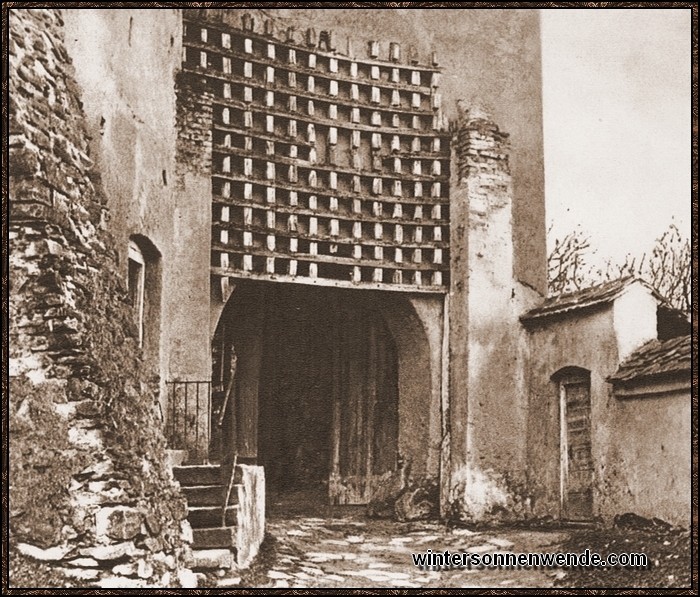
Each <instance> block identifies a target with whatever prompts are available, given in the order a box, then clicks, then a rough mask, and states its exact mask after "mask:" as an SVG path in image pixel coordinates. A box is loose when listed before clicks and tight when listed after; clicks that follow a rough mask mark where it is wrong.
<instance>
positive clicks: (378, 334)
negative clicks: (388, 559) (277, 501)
mask: <svg viewBox="0 0 700 597" xmlns="http://www.w3.org/2000/svg"><path fill="white" fill-rule="evenodd" d="M436 325H438V326H439V322H436ZM234 352H235V355H236V357H235V359H232V355H233V354H234ZM232 360H233V361H235V382H234V383H233V387H232V391H231V402H230V405H229V406H228V407H227V412H226V413H225V414H224V416H223V417H220V415H219V413H217V409H218V410H219V411H220V409H221V403H222V401H221V399H220V398H219V402H218V406H217V395H218V396H221V394H222V392H224V391H225V389H226V387H227V386H228V382H229V378H230V369H231V366H230V365H231V362H232ZM213 363H214V372H213V387H214V418H215V419H222V420H223V422H224V424H223V425H222V427H221V433H220V435H219V437H218V439H217V434H216V429H215V428H216V425H214V426H213V427H214V434H213V442H212V449H213V452H216V451H219V452H220V454H221V455H222V456H223V457H224V458H226V457H228V456H230V454H231V452H232V451H235V452H236V453H237V455H238V457H239V459H246V458H250V459H255V461H256V462H257V463H259V464H262V465H264V466H265V470H266V478H267V482H268V487H269V488H270V490H271V491H272V492H275V491H282V490H286V489H289V490H295V489H312V488H315V489H316V490H317V491H319V492H324V493H326V494H327V495H328V496H329V498H330V500H331V502H333V503H339V504H361V503H367V501H369V499H370V497H371V495H372V492H373V490H374V489H375V488H376V487H377V486H378V485H379V484H380V483H382V482H383V481H384V480H386V479H387V478H388V477H390V476H391V475H393V474H395V473H396V471H397V469H398V468H399V467H400V464H401V462H405V461H407V460H411V461H413V462H415V463H416V467H415V470H419V471H421V472H422V471H424V470H425V466H426V465H425V462H427V460H428V456H427V454H428V451H429V443H430V442H429V437H428V433H429V430H428V428H429V424H428V419H429V418H430V416H431V414H430V413H431V400H432V396H433V394H434V392H433V388H432V381H431V364H430V363H431V359H430V347H429V345H428V340H427V338H426V334H425V331H424V329H423V325H422V323H421V321H420V317H418V316H417V315H416V312H415V311H414V310H413V309H412V307H411V305H410V301H409V300H408V299H406V298H404V297H398V296H395V293H381V292H370V291H355V290H345V289H336V288H320V287H313V286H307V285H295V284H279V283H271V282H256V281H239V282H237V284H236V289H235V291H234V293H233V295H232V296H231V298H230V300H229V301H228V303H227V305H226V307H225V309H224V311H223V313H222V316H221V318H220V320H219V323H218V326H217V329H216V333H215V335H214V341H213ZM402 421H403V422H402ZM423 423H425V424H423Z"/></svg>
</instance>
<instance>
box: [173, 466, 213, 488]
mask: <svg viewBox="0 0 700 597" xmlns="http://www.w3.org/2000/svg"><path fill="white" fill-rule="evenodd" d="M173 475H174V476H175V479H177V480H178V481H179V482H180V485H182V486H183V487H184V486H188V485H222V484H224V483H225V480H224V479H222V478H221V467H220V466H219V465H218V464H191V465H187V466H174V467H173Z"/></svg>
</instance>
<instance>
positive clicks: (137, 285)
mask: <svg viewBox="0 0 700 597" xmlns="http://www.w3.org/2000/svg"><path fill="white" fill-rule="evenodd" d="M128 282H129V302H130V303H131V306H132V307H133V308H134V320H135V322H136V328H137V329H138V340H139V346H140V347H141V346H143V295H144V286H145V284H146V262H145V260H144V258H143V253H142V252H141V249H140V248H139V246H138V244H137V243H136V242H135V241H133V240H131V241H129V280H128Z"/></svg>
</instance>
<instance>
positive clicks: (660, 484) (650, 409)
mask: <svg viewBox="0 0 700 597" xmlns="http://www.w3.org/2000/svg"><path fill="white" fill-rule="evenodd" d="M613 401H614V402H613V406H614V408H612V409H611V410H612V412H611V413H610V415H611V424H610V427H611V428H612V432H613V433H612V434H611V437H610V445H609V449H608V450H609V451H608V454H609V455H608V458H607V459H606V462H607V466H606V473H605V481H604V484H603V485H602V486H601V487H600V494H599V505H598V512H599V514H600V516H602V517H603V518H604V519H605V520H606V521H608V522H609V521H611V520H612V519H613V518H614V517H615V515H618V514H624V513H625V512H634V513H635V514H638V515H640V516H644V517H646V518H660V519H661V520H664V521H666V522H669V523H671V524H675V525H679V526H682V527H684V528H690V514H691V504H692V500H691V465H692V462H691V450H690V446H691V431H690V424H691V418H692V417H691V415H692V413H691V399H690V392H689V391H687V392H677V393H675V394H670V393H665V394H662V395H659V396H645V397H639V398H624V399H617V398H613Z"/></svg>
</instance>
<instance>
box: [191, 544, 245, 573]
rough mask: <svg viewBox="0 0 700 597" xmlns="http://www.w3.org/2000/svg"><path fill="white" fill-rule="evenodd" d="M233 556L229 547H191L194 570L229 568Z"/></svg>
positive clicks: (232, 561) (233, 561) (233, 560)
mask: <svg viewBox="0 0 700 597" xmlns="http://www.w3.org/2000/svg"><path fill="white" fill-rule="evenodd" d="M234 563H235V558H234V557H233V553H232V552H231V550H230V549H193V550H192V564H191V567H192V568H193V569H194V570H202V569H206V570H212V569H214V570H216V569H219V568H224V569H230V568H232V567H233V565H234Z"/></svg>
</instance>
